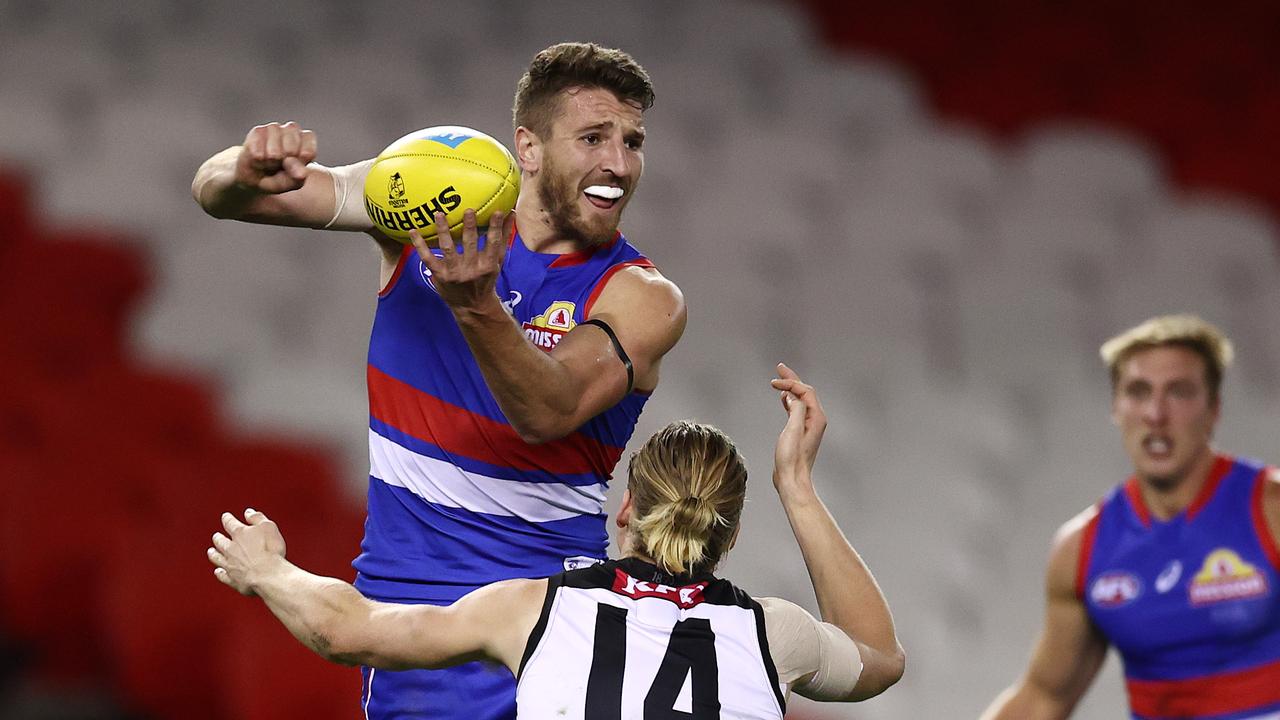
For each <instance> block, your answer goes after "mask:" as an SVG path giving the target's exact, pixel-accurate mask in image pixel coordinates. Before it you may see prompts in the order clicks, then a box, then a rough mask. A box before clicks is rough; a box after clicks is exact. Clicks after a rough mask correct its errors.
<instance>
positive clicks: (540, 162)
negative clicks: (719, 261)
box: [192, 43, 685, 720]
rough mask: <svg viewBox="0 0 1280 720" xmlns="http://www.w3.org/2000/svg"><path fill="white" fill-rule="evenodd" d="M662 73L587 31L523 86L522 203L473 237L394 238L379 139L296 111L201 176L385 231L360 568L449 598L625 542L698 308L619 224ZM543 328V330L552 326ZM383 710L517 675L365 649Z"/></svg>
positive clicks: (533, 69) (494, 702)
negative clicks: (670, 368)
mask: <svg viewBox="0 0 1280 720" xmlns="http://www.w3.org/2000/svg"><path fill="white" fill-rule="evenodd" d="M652 102H653V89H652V85H651V84H650V82H649V78H648V75H647V74H646V73H645V72H644V70H643V69H642V68H641V67H640V66H639V65H637V64H636V63H635V61H634V60H632V58H631V57H630V56H628V55H627V54H625V53H623V52H620V51H617V50H609V49H603V48H600V47H598V46H595V45H591V44H583V43H565V44H560V45H555V46H552V47H550V48H547V49H546V50H544V51H542V52H540V53H538V55H537V56H535V57H534V59H533V62H532V63H531V65H530V66H529V69H528V71H527V72H526V73H525V75H524V77H523V78H521V80H520V82H519V85H518V87H517V91H516V96H515V105H514V125H515V154H516V157H517V158H518V159H519V162H520V165H521V170H522V173H521V192H520V196H519V199H518V200H517V202H516V207H515V211H514V213H512V214H511V215H510V216H507V217H503V216H502V215H501V214H495V215H494V217H493V219H492V221H491V223H490V225H489V234H488V237H490V238H498V239H501V240H505V241H495V242H489V243H483V248H482V249H481V244H482V243H481V240H482V238H481V237H480V233H479V230H478V229H477V227H476V222H475V215H474V213H471V212H468V213H467V215H466V221H465V225H464V229H463V231H462V237H461V238H460V241H461V242H460V246H461V247H460V249H458V247H457V243H458V240H459V238H452V237H450V236H449V231H448V228H447V227H446V226H444V225H443V223H441V222H439V220H440V219H441V218H442V216H441V218H437V220H438V222H437V233H438V235H437V237H438V238H439V240H440V242H439V246H440V249H439V250H438V251H435V252H433V251H432V250H431V249H430V248H429V247H427V245H426V243H425V242H424V241H423V238H422V237H421V236H420V235H415V242H416V244H417V252H416V253H415V251H414V250H415V248H414V247H410V246H405V245H401V244H399V243H396V242H394V241H391V240H389V239H388V238H386V237H385V236H383V235H381V234H380V233H379V232H377V230H375V229H374V227H373V224H372V223H371V222H370V220H369V218H368V217H367V216H366V214H365V210H364V206H363V202H362V195H363V193H362V192H361V188H362V187H363V183H364V177H365V175H366V174H367V172H368V168H369V167H370V165H371V164H372V160H369V161H365V162H362V163H357V164H355V165H349V166H345V167H334V168H327V167H324V166H321V165H318V164H315V163H313V162H311V161H312V160H313V159H314V158H315V156H316V140H315V137H314V135H313V134H312V133H311V132H310V131H306V130H302V129H301V128H299V127H298V126H297V125H296V124H294V123H285V124H283V125H279V124H275V123H271V124H267V125H262V126H258V127H255V128H254V129H253V130H251V131H250V132H249V134H248V136H247V137H246V138H245V142H244V144H243V145H242V146H238V147H232V148H229V149H227V150H225V151H223V152H221V153H219V154H217V155H215V156H214V157H212V158H210V159H209V160H208V161H206V162H205V164H204V165H203V166H202V167H201V168H200V170H199V171H198V173H197V174H196V177H195V180H194V182H193V184H192V192H193V194H194V196H195V198H196V200H197V201H198V202H199V203H200V204H201V206H202V207H203V208H204V209H205V210H206V211H207V212H209V213H210V214H211V215H213V216H215V217H219V218H234V219H239V220H246V221H250V222H261V223H269V224H277V225H294V226H305V227H312V228H325V229H331V230H356V231H363V232H367V233H369V234H370V235H372V236H373V238H374V240H375V241H376V242H377V244H378V246H379V247H380V248H381V250H382V272H381V277H382V291H381V292H380V293H379V299H378V307H377V311H376V315H375V318H374V324H373V332H372V338H371V340H370V345H369V365H368V384H369V444H370V452H369V454H370V465H371V468H370V479H369V496H368V520H367V522H366V524H365V538H364V542H363V543H362V546H361V549H362V552H361V554H360V556H359V557H358V558H356V560H355V563H354V566H355V568H356V570H357V576H356V587H357V588H359V590H360V591H361V592H363V593H364V594H366V595H367V596H369V597H372V598H377V599H379V600H384V601H389V602H399V603H433V604H447V603H450V602H453V601H454V600H457V599H458V598H459V597H461V596H463V595H464V594H466V593H467V592H469V591H470V590H472V589H474V588H476V587H479V586H481V585H484V584H486V583H491V582H495V581H498V580H504V579H508V578H516V577H546V576H548V575H552V574H554V573H557V572H561V571H563V570H565V569H566V568H569V567H573V566H576V565H578V564H583V563H587V562H593V561H595V560H596V559H600V558H603V557H604V554H605V549H606V544H607V534H606V532H605V524H604V523H605V516H604V500H605V486H606V481H607V479H608V478H609V476H610V473H611V471H612V469H613V467H614V465H615V464H616V462H617V460H618V459H619V457H620V456H621V453H622V451H623V448H624V447H625V446H626V444H627V440H628V438H629V437H630V436H631V433H632V430H633V429H634V426H635V423H636V419H637V417H638V416H639V414H640V411H641V408H642V407H643V406H644V404H645V400H646V399H647V397H648V395H649V393H650V392H652V391H653V389H654V388H655V387H656V386H657V384H658V369H659V364H660V360H661V358H662V357H663V355H664V354H665V353H666V352H667V351H668V350H670V349H671V347H672V346H674V345H675V343H676V341H677V340H679V338H680V335H681V334H682V333H683V331H684V326H685V307H684V301H683V298H682V296H681V294H680V291H679V290H678V289H677V288H676V287H675V285H673V284H672V283H671V282H669V281H668V280H666V279H665V278H663V277H662V275H660V274H659V273H658V272H657V270H655V269H654V267H653V265H652V263H650V262H649V261H648V260H647V259H646V258H645V257H644V256H643V255H641V254H640V253H639V252H638V251H637V250H636V249H635V248H633V247H632V246H631V245H630V244H629V243H628V242H627V241H626V240H625V238H623V237H622V235H621V234H620V233H619V232H618V223H619V220H620V217H621V213H622V210H623V208H624V207H626V205H627V203H628V202H629V201H630V199H631V196H632V195H633V194H634V192H635V189H636V185H637V183H638V182H639V180H640V176H641V173H642V171H643V169H644V154H643V152H642V149H641V145H642V143H643V142H644V136H645V128H644V123H643V112H644V111H645V110H646V109H648V108H649V107H650V105H652ZM531 338H535V339H536V340H537V342H536V343H535V342H534V341H532V340H531ZM363 672H364V678H365V683H364V685H365V687H364V693H363V698H362V703H363V706H364V710H365V712H366V714H367V716H368V717H370V718H403V717H433V718H467V719H468V720H476V719H482V718H502V717H510V716H511V715H512V713H513V712H514V700H515V694H514V689H513V685H512V682H511V679H510V675H509V674H507V673H504V672H496V671H494V670H493V669H491V668H488V667H485V666H482V665H480V664H478V663H473V664H471V665H467V666H462V667H459V668H454V669H450V670H446V671H438V672H431V671H411V672H400V673H397V672H389V671H375V670H373V669H370V668H365V669H364V671H363Z"/></svg>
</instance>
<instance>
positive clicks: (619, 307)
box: [552, 267, 687, 421]
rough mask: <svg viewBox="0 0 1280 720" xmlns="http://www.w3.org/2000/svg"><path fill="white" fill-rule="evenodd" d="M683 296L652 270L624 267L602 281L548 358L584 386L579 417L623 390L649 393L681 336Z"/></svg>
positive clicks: (601, 407) (604, 405)
mask: <svg viewBox="0 0 1280 720" xmlns="http://www.w3.org/2000/svg"><path fill="white" fill-rule="evenodd" d="M686 319H687V314H686V310H685V305H684V297H683V295H681V293H680V290H679V288H677V287H676V286H675V285H674V284H672V283H671V282H670V281H668V280H666V279H665V278H663V277H662V276H661V275H659V274H658V273H657V271H655V270H651V269H645V268H640V267H635V268H626V269H624V270H623V271H622V272H619V273H617V274H616V275H614V276H613V278H611V279H610V280H609V281H608V284H607V285H606V286H605V287H604V289H603V291H602V292H601V293H600V296H599V298H598V299H597V301H596V303H595V305H594V306H593V307H592V308H591V309H590V317H589V318H588V321H597V322H599V323H601V324H602V325H594V324H590V323H588V324H584V325H579V326H578V328H575V330H574V332H571V333H569V335H566V336H565V338H564V340H562V341H561V342H560V344H559V345H557V346H556V348H555V350H553V351H552V356H553V357H555V358H556V359H557V360H559V361H560V362H561V363H562V364H564V365H565V366H566V367H568V368H569V369H570V372H572V373H573V374H574V375H575V380H577V381H578V383H577V384H578V387H581V388H583V389H584V398H583V399H584V401H585V402H584V403H583V407H582V413H581V414H582V416H583V417H582V418H581V419H582V420H584V421H585V420H586V419H588V418H590V417H593V416H594V415H596V414H598V413H599V412H601V411H603V410H604V409H606V408H608V407H609V406H611V405H613V404H614V403H616V402H617V401H618V400H619V399H620V398H621V397H622V396H623V395H624V394H625V393H626V392H627V391H628V390H641V391H646V392H647V391H650V390H653V388H654V387H655V386H656V385H657V380H658V365H659V363H660V361H661V359H662V356H663V355H665V354H666V353H667V351H669V350H670V349H671V348H672V347H673V346H674V345H675V344H676V342H677V341H678V340H679V339H680V336H681V335H683V334H684V328H685V323H686Z"/></svg>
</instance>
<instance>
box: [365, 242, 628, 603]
mask: <svg viewBox="0 0 1280 720" xmlns="http://www.w3.org/2000/svg"><path fill="white" fill-rule="evenodd" d="M628 266H641V267H652V263H650V262H649V260H648V259H646V258H645V257H644V256H643V255H641V254H640V253H639V252H638V251H637V250H636V249H635V248H634V247H632V246H631V245H630V244H629V243H627V241H626V239H625V238H624V237H622V235H621V234H618V235H617V236H616V237H615V238H614V240H612V241H611V242H609V243H606V244H604V245H602V246H598V247H596V248H593V249H589V250H584V251H580V252H576V253H570V254H565V255H551V254H543V253H535V252H532V251H530V250H529V249H528V248H526V247H525V245H524V242H523V241H522V240H521V239H520V237H519V235H518V234H517V235H515V236H514V237H513V239H512V241H511V242H510V243H509V247H508V251H507V256H506V259H505V261H504V263H503V267H502V271H501V274H500V275H499V277H498V280H497V287H496V291H497V294H498V297H499V298H500V299H501V300H502V302H503V305H504V306H505V307H506V308H507V310H508V311H509V312H510V313H511V315H512V317H513V318H514V319H515V321H516V323H518V324H519V325H520V326H521V327H522V328H523V329H524V332H525V335H526V337H528V338H529V339H530V341H532V342H533V344H534V345H536V346H537V347H539V348H540V349H542V350H544V351H547V352H550V351H551V350H552V349H553V348H554V347H555V346H556V344H557V343H559V341H560V339H561V338H562V337H564V335H565V334H567V333H568V332H569V331H570V330H572V329H573V328H574V326H576V325H578V324H579V323H581V322H583V320H585V319H587V318H588V317H589V315H590V312H591V309H592V305H593V304H594V303H595V301H596V298H597V297H598V295H599V293H600V291H601V289H602V288H603V287H604V285H605V283H606V282H608V280H609V279H610V278H611V277H612V275H613V274H614V273H616V272H617V271H618V270H620V269H622V268H624V267H628ZM529 382H537V379H536V378H530V379H529ZM368 383H369V461H370V478H369V497H368V519H367V520H366V521H365V537H364V541H363V543H362V544H361V554H360V556H359V557H357V558H356V560H355V562H354V563H353V564H354V566H355V568H356V570H357V577H356V587H357V588H359V589H360V590H361V591H362V592H364V593H365V594H366V595H370V596H372V597H376V598H379V599H384V600H400V601H408V602H414V601H418V602H452V601H454V600H456V599H457V598H459V597H461V596H462V595H464V594H466V593H467V592H468V591H470V590H471V589H473V588H475V587H477V586H480V585H483V584H486V583H491V582H496V581H498V580H504V579H509V578H514V577H545V576H549V575H552V574H554V573H557V572H562V571H564V570H565V569H566V568H567V567H571V566H573V564H574V561H573V558H584V559H585V558H592V559H598V558H603V557H604V556H605V550H606V545H607V542H608V536H607V533H606V530H605V513H604V501H605V490H606V487H607V483H608V480H609V478H610V476H611V473H612V472H613V468H614V466H615V465H616V464H617V462H618V459H619V458H620V457H621V455H622V452H623V449H624V448H625V447H626V444H627V441H628V440H629V439H630V437H631V433H632V431H633V430H634V429H635V424H636V420H637V418H638V417H639V416H640V411H641V409H642V408H643V407H644V404H645V401H646V400H647V395H646V394H644V393H640V392H632V393H630V394H628V395H627V396H626V397H625V398H623V399H622V401H620V402H619V403H618V404H617V405H615V406H613V407H611V408H609V409H608V410H606V411H604V412H603V413H601V414H599V415H597V416H596V417H594V418H592V419H591V420H589V421H587V423H586V424H585V425H583V426H582V427H581V428H579V429H578V430H577V431H575V432H573V433H571V434H569V435H568V436H566V437H564V438H561V439H559V440H555V441H552V442H548V443H545V444H542V445H529V444H527V443H525V442H524V441H523V440H522V439H521V438H520V437H519V435H518V434H517V433H516V431H515V430H514V429H513V428H512V427H511V426H510V424H509V423H508V422H507V419H506V417H505V416H504V415H503V413H502V411H501V410H500V409H499V407H498V403H497V401H496V400H495V399H494V396H493V394H492V393H491V392H490V390H489V388H488V386H487V385H486V384H485V380H484V377H483V376H482V375H481V372H480V368H479V366H478V365H477V364H476V361H475V358H474V356H473V355H472V354H471V350H470V349H469V348H468V346H467V343H466V340H465V339H464V338H463V335H462V332H461V330H459V329H458V326H457V323H456V322H455V320H454V318H453V314H452V312H451V311H450V310H449V307H448V306H447V305H446V304H445V303H444V301H443V300H441V298H440V297H439V295H437V294H436V291H435V288H434V286H433V285H432V282H431V277H430V271H429V270H428V269H427V267H426V265H425V263H423V262H422V260H421V258H419V257H418V255H417V253H416V252H415V251H414V249H413V248H412V247H406V248H405V250H404V252H403V253H402V255H401V257H400V262H399V264H398V265H397V267H396V270H395V274H394V275H393V276H392V279H391V280H390V282H388V284H387V287H385V288H384V289H383V291H382V292H381V293H380V294H379V297H378V307H377V311H376V313H375V315H374V321H373V332H372V336H371V339H370V342H369V365H368Z"/></svg>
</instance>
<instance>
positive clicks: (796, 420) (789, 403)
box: [782, 393, 807, 433]
mask: <svg viewBox="0 0 1280 720" xmlns="http://www.w3.org/2000/svg"><path fill="white" fill-rule="evenodd" d="M784 394H785V395H790V397H788V398H784V399H783V401H782V404H783V405H784V406H785V407H786V408H787V424H786V425H785V426H784V427H783V429H782V432H783V433H800V432H802V429H803V428H804V416H805V411H806V409H807V408H806V406H805V404H804V403H802V402H797V398H796V397H795V396H794V395H791V394H790V393H784Z"/></svg>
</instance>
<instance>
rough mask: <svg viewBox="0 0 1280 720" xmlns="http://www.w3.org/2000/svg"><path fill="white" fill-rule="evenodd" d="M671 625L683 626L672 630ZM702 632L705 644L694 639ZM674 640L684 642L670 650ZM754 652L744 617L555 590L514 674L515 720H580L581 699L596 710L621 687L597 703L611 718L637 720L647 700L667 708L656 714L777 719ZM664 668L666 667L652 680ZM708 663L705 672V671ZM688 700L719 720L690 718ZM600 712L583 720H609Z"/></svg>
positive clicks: (731, 609) (735, 610)
mask: <svg viewBox="0 0 1280 720" xmlns="http://www.w3.org/2000/svg"><path fill="white" fill-rule="evenodd" d="M713 582H723V581H713ZM659 587H661V586H659ZM622 612H625V615H622ZM602 614H603V615H605V616H606V617H605V618H604V629H603V630H601V629H600V628H599V626H598V621H600V619H601V615H602ZM610 620H613V621H614V625H616V627H613V626H611V625H610ZM689 621H692V622H689ZM677 623H684V624H683V625H682V626H681V629H680V630H677ZM703 623H705V624H703ZM708 625H709V627H710V631H711V632H712V633H714V643H712V642H711V641H710V637H709V636H708V635H706V634H705V632H704V631H702V630H701V629H702V628H705V627H707V626H708ZM611 627H612V628H613V629H610V628H611ZM624 628H625V629H624ZM598 634H599V635H601V637H600V638H599V639H598V638H597V635H598ZM673 636H679V637H681V638H683V639H682V640H676V641H674V642H673ZM618 637H625V640H624V641H623V642H622V643H621V644H622V645H623V646H624V648H619V647H618V645H619V643H618V642H617V638H618ZM598 640H599V641H600V643H599V645H598ZM682 643H683V644H682ZM698 643H701V645H699V644H698ZM712 645H713V647H714V650H713V651H712V652H713V660H711V663H708V662H707V655H706V652H707V651H708V650H709V649H710V647H711V646H712ZM763 652H764V651H763V647H762V643H761V638H760V637H759V625H758V619H757V615H756V611H755V610H753V609H752V608H747V607H741V606H739V605H718V604H713V603H711V602H699V603H697V604H693V605H691V606H688V607H682V606H681V605H680V604H678V603H677V602H673V601H672V600H669V599H665V598H663V597H639V598H635V597H628V596H625V595H621V594H618V593H616V592H614V591H612V590H610V589H606V588H602V587H593V588H578V587H565V586H561V587H559V588H557V589H556V591H555V596H554V599H553V600H552V604H551V608H550V611H549V612H548V613H547V617H546V625H545V628H544V630H543V633H542V636H541V638H540V639H539V640H538V644H537V645H536V647H535V648H534V650H533V652H532V653H531V654H530V656H529V658H528V660H527V661H526V663H525V666H524V668H523V669H522V671H521V674H520V678H519V681H518V685H517V690H516V702H517V707H518V716H519V717H520V718H521V720H533V719H540V718H547V719H548V720H550V719H552V718H554V719H556V720H587V717H588V716H587V711H586V706H587V702H588V701H589V700H590V698H589V697H588V696H589V694H591V693H594V694H595V699H596V701H597V702H600V698H601V697H602V696H609V694H610V693H616V692H617V688H618V686H619V685H620V687H621V697H620V701H619V700H617V699H614V700H613V701H612V703H613V704H611V705H609V704H608V703H607V700H606V706H607V707H610V708H620V717H621V718H626V719H627V720H632V719H634V720H643V718H644V709H645V703H646V698H648V697H650V695H651V694H652V695H653V696H654V698H655V700H654V702H659V701H661V702H660V704H665V703H667V702H668V701H669V703H670V707H669V708H667V707H664V709H666V710H674V711H677V712H681V713H692V715H693V717H695V718H698V717H707V716H710V717H719V718H726V719H731V720H756V719H760V720H763V719H765V718H769V719H778V718H781V717H782V715H783V710H782V708H781V707H780V706H779V701H778V696H779V694H780V693H781V691H782V689H781V688H775V687H774V683H773V681H771V679H770V676H769V670H767V669H766V668H767V667H771V665H769V666H767V665H766V663H767V662H769V663H771V661H769V660H767V659H766V658H765V657H764V656H763ZM609 658H615V659H621V662H620V663H619V662H611V661H610V660H609ZM664 659H666V661H667V662H668V663H669V665H670V667H669V669H668V674H667V675H666V676H664V678H665V679H662V680H660V678H659V671H660V668H661V667H662V665H663V663H664ZM593 660H595V661H596V671H595V672H596V675H595V677H594V680H593V676H592V672H593ZM712 663H714V669H712V668H711V667H708V665H710V664H712ZM708 673H710V674H713V675H714V682H709V680H710V679H711V678H709V677H708ZM675 678H678V680H676V679H675ZM658 685H661V687H657V686H658ZM589 686H591V687H589ZM708 695H713V697H708ZM695 699H696V700H698V701H699V702H700V703H701V705H702V707H704V708H706V707H708V706H709V703H715V702H718V703H719V706H720V707H719V712H718V713H717V714H710V713H708V712H706V711H704V712H703V713H702V714H699V713H697V712H695V711H694V707H693V702H694V700H695ZM599 707H600V705H596V708H597V709H596V711H595V712H594V713H592V716H591V720H613V719H612V718H603V717H600V713H601V711H600V710H599ZM610 714H611V713H610Z"/></svg>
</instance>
